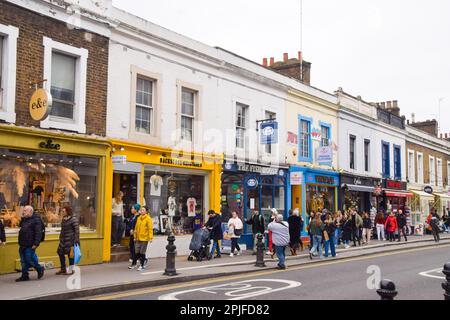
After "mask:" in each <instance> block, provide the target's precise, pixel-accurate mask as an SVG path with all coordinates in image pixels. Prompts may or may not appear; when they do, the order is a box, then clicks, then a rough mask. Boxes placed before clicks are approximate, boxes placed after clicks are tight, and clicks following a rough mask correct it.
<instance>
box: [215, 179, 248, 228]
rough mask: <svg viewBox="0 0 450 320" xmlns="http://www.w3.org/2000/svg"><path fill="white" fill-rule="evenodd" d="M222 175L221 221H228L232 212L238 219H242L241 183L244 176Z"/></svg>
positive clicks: (242, 190) (242, 198) (242, 196)
mask: <svg viewBox="0 0 450 320" xmlns="http://www.w3.org/2000/svg"><path fill="white" fill-rule="evenodd" d="M224 175H225V176H224V177H223V181H222V192H221V201H220V204H221V214H222V219H223V220H222V221H228V220H229V219H230V218H231V213H232V212H236V213H237V214H238V216H239V217H240V218H243V216H244V212H243V202H244V188H243V184H242V181H244V175H243V174H236V175H226V174H224Z"/></svg>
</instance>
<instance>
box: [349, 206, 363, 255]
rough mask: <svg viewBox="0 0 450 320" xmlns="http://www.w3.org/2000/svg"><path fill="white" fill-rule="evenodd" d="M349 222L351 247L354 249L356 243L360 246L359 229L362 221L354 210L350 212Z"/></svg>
mask: <svg viewBox="0 0 450 320" xmlns="http://www.w3.org/2000/svg"><path fill="white" fill-rule="evenodd" d="M351 221H352V241H353V246H354V247H356V241H358V245H359V246H361V236H360V229H362V227H363V220H362V218H361V216H360V215H359V214H358V213H357V212H356V210H354V209H353V210H351Z"/></svg>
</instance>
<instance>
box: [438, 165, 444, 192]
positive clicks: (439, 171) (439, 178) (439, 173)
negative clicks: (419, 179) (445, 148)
mask: <svg viewBox="0 0 450 320" xmlns="http://www.w3.org/2000/svg"><path fill="white" fill-rule="evenodd" d="M437 185H438V186H439V187H443V186H444V182H443V181H442V159H437Z"/></svg>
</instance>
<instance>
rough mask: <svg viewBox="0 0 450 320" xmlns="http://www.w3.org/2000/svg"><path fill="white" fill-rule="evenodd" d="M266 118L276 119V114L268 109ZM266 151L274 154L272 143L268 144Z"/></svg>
mask: <svg viewBox="0 0 450 320" xmlns="http://www.w3.org/2000/svg"><path fill="white" fill-rule="evenodd" d="M266 119H267V120H268V119H276V114H275V113H273V112H269V111H266V115H265V118H264V120H266ZM266 153H268V154H272V145H271V144H266Z"/></svg>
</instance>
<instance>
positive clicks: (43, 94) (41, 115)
mask: <svg viewBox="0 0 450 320" xmlns="http://www.w3.org/2000/svg"><path fill="white" fill-rule="evenodd" d="M52 104H53V99H52V95H51V94H50V93H49V92H48V91H47V90H45V89H37V90H36V91H35V92H34V93H33V95H32V96H31V100H30V105H29V107H30V115H31V118H33V120H36V121H42V120H45V119H46V118H47V117H48V116H49V114H50V111H51V109H52Z"/></svg>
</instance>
